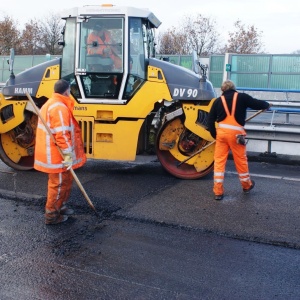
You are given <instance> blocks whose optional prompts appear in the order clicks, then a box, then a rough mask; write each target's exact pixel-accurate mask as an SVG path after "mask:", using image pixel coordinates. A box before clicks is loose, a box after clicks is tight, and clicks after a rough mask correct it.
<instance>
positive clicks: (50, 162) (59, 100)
mask: <svg viewBox="0 0 300 300" xmlns="http://www.w3.org/2000/svg"><path fill="white" fill-rule="evenodd" d="M73 107H74V101H73V99H72V98H70V97H67V96H63V95H61V94H58V93H53V96H52V98H50V99H49V100H48V101H47V102H46V103H45V104H44V105H43V106H42V108H41V111H40V112H41V116H42V117H43V119H44V120H45V122H46V123H47V125H48V127H49V128H50V130H51V133H52V134H53V136H54V138H55V140H56V144H57V146H58V147H59V148H60V149H61V150H62V152H63V153H64V154H67V153H71V154H72V159H73V165H72V168H73V169H76V168H79V167H81V166H82V165H84V163H85V162H86V155H85V153H84V148H83V142H82V138H81V130H80V127H79V124H78V123H77V121H76V119H75V118H74V116H73ZM62 160H63V158H62V156H61V154H60V153H59V151H58V149H57V147H56V145H55V144H54V143H53V141H52V139H51V137H50V135H49V134H48V132H47V130H46V128H45V126H44V124H43V123H42V121H41V120H39V122H38V126H37V130H36V142H35V153H34V168H35V169H36V170H38V171H41V172H45V173H60V172H64V171H66V168H64V166H63V164H62Z"/></svg>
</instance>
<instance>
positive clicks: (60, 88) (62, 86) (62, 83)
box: [54, 79, 70, 94]
mask: <svg viewBox="0 0 300 300" xmlns="http://www.w3.org/2000/svg"><path fill="white" fill-rule="evenodd" d="M68 88H70V83H69V82H68V81H66V80H64V79H60V80H58V81H56V82H55V84H54V92H55V93H58V94H63V93H64V92H65V91H66V90H67V89H68Z"/></svg>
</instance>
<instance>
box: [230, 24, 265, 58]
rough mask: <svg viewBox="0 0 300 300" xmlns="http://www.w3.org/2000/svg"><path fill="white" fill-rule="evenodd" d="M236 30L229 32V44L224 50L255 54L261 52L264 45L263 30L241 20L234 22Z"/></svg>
mask: <svg viewBox="0 0 300 300" xmlns="http://www.w3.org/2000/svg"><path fill="white" fill-rule="evenodd" d="M234 26H235V28H236V31H233V32H229V39H228V45H226V46H225V48H224V50H225V51H224V52H229V53H240V54H255V53H260V52H261V50H262V47H263V44H262V42H261V35H262V32H261V31H258V30H257V28H255V27H254V25H252V26H248V27H247V28H246V26H245V25H244V24H242V22H241V21H240V20H237V21H236V22H235V23H234Z"/></svg>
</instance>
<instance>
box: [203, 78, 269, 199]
mask: <svg viewBox="0 0 300 300" xmlns="http://www.w3.org/2000/svg"><path fill="white" fill-rule="evenodd" d="M221 91H222V92H223V93H222V96H221V97H219V98H217V99H216V100H215V102H214V103H213V105H212V108H211V110H210V112H209V115H208V128H209V131H210V134H211V136H212V137H213V138H215V139H216V146H215V154H214V186H213V192H214V195H215V200H222V199H223V197H224V186H223V183H224V174H225V166H226V162H227V157H228V153H229V150H231V152H232V156H233V160H234V164H235V167H236V170H237V173H238V176H239V180H240V183H241V185H242V188H243V191H244V193H245V194H248V193H249V192H250V190H251V189H253V188H254V185H255V182H254V181H253V180H251V179H250V174H249V168H248V159H247V154H246V142H245V136H246V132H245V129H244V125H245V120H246V114H247V108H251V109H253V110H261V109H263V110H265V109H268V108H269V107H270V106H271V105H270V104H269V103H268V102H267V101H263V100H257V99H254V98H252V97H251V96H250V95H248V94H246V93H238V92H237V91H236V87H235V85H234V83H233V82H232V81H230V80H226V81H224V82H223V84H222V86H221ZM216 122H217V123H218V126H217V128H216Z"/></svg>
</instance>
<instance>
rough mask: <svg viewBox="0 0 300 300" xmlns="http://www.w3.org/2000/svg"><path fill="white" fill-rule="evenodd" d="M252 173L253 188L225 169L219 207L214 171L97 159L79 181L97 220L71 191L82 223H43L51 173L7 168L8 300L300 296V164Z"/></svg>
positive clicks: (266, 166)
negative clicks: (180, 171)
mask: <svg viewBox="0 0 300 300" xmlns="http://www.w3.org/2000/svg"><path fill="white" fill-rule="evenodd" d="M249 166H250V171H251V175H252V179H254V180H255V182H256V186H255V189H253V190H252V191H251V193H250V194H249V195H244V194H243V193H242V191H241V188H240V186H239V182H238V178H237V174H236V172H235V168H234V165H233V162H232V161H231V160H229V161H228V164H227V169H226V170H227V172H226V176H225V189H226V190H225V197H224V199H223V200H222V201H215V200H214V199H213V194H212V174H209V175H208V176H206V177H204V178H202V179H199V180H180V179H177V178H174V177H172V176H171V175H169V174H168V173H166V172H165V171H164V170H163V169H162V167H161V166H160V164H159V163H158V162H157V160H156V158H155V156H143V157H141V158H138V159H137V161H135V162H132V163H129V162H123V163H122V162H107V161H92V160H89V161H88V163H87V164H86V166H84V167H83V168H81V169H80V170H77V171H76V174H77V175H78V178H79V179H80V180H81V182H82V184H83V186H84V188H85V190H86V191H87V193H88V195H89V197H90V199H91V200H92V202H93V204H94V206H95V208H96V210H97V212H98V213H99V214H100V217H97V216H96V215H95V214H94V212H93V210H92V209H91V208H90V207H89V206H88V203H87V202H86V201H85V199H84V197H83V195H82V193H81V192H80V190H79V189H78V187H77V186H76V185H75V184H74V187H73V190H72V195H71V200H70V205H71V206H72V207H73V208H74V209H75V212H76V213H75V215H74V216H72V217H71V218H70V220H68V221H67V222H66V223H65V224H61V225H56V226H46V225H44V224H43V208H44V203H45V195H46V185H47V176H46V175H45V174H42V173H39V172H36V171H27V172H16V171H13V170H12V169H10V168H8V167H7V166H5V165H4V164H2V163H0V198H1V201H0V218H1V219H0V237H1V244H0V272H1V273H0V299H1V300H2V299H3V300H6V299H51V300H52V299H300V284H299V278H300V251H299V249H300V229H299V225H300V221H299V215H300V208H299V183H300V172H299V171H300V167H299V165H298V164H297V163H296V162H295V163H289V164H287V163H286V162H284V163H280V161H279V163H278V162H277V163H274V161H271V162H270V161H260V160H259V159H257V160H256V161H254V159H253V160H251V161H250V163H249ZM57 289H58V290H57Z"/></svg>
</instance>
